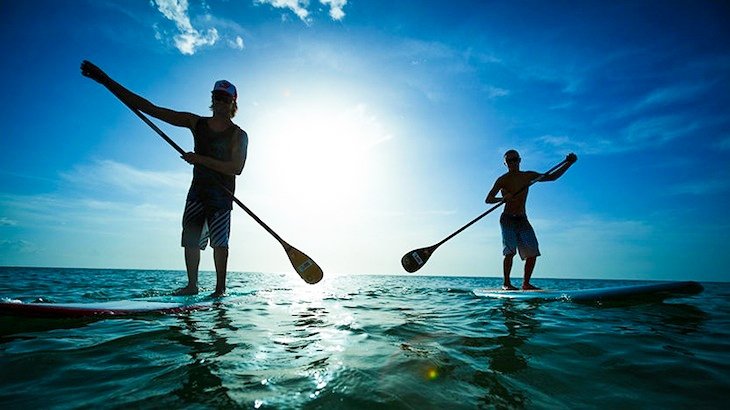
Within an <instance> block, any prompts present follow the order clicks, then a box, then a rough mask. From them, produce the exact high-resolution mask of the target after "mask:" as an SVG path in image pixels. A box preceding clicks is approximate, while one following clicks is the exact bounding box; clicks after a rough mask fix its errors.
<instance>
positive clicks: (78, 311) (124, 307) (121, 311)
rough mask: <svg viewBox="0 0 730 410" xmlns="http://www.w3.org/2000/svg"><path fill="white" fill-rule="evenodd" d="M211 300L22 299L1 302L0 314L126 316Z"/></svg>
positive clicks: (198, 306)
mask: <svg viewBox="0 0 730 410" xmlns="http://www.w3.org/2000/svg"><path fill="white" fill-rule="evenodd" d="M210 306H212V303H211V302H191V303H176V302H154V301H147V300H119V301H113V302H96V303H23V302H21V301H5V302H0V315H7V316H27V317H55V318H78V317H89V316H129V315H140V314H166V313H180V312H187V311H191V310H199V309H206V308H209V307H210Z"/></svg>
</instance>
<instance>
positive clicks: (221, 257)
mask: <svg viewBox="0 0 730 410" xmlns="http://www.w3.org/2000/svg"><path fill="white" fill-rule="evenodd" d="M213 261H214V262H215V277H216V284H215V292H214V293H213V295H212V296H213V297H218V296H223V294H225V293H226V273H227V269H228V248H213Z"/></svg>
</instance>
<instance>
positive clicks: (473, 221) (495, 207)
mask: <svg viewBox="0 0 730 410" xmlns="http://www.w3.org/2000/svg"><path fill="white" fill-rule="evenodd" d="M567 162H568V159H567V158H566V159H564V160H562V161H560V162H559V163H558V164H557V165H555V166H554V167H552V168H550V169H549V170H548V171H547V172H545V173H544V174H541V175H540V176H539V177H537V178H535V179H533V180H532V181H530V182H529V183H528V184H527V185H525V186H523V187H522V188H520V190H519V191H517V192H515V193H514V194H513V196H516V195H518V194H520V193H522V191H524V190H526V189H527V188H529V187H530V186H531V185H532V184H534V183H536V182H539V181H542V180H543V179H544V178H545V177H546V176H548V175H550V174H552V173H553V172H555V170H557V169H558V168H560V167H561V166H563V165H564V164H565V163H567ZM504 203H505V201H504V199H501V200H500V201H499V202H497V203H496V204H495V205H494V206H493V207H491V208H489V209H487V210H486V211H484V212H483V213H482V214H481V215H479V216H477V217H476V218H474V219H472V220H471V221H470V222H469V223H467V224H466V225H464V226H462V227H461V228H459V229H458V230H457V231H456V232H454V233H452V234H451V235H449V236H447V237H446V238H444V239H442V240H441V242H439V243H437V244H435V245H433V246H432V247H431V253H433V251H435V250H436V248H438V247H439V246H441V245H443V244H444V243H445V242H446V241H448V240H449V239H451V238H453V237H454V236H456V235H458V234H460V233H461V232H462V231H463V230H464V229H466V228H468V227H470V226H472V225H474V224H475V223H477V221H479V220H480V219H482V218H484V217H485V216H487V215H489V213H490V212H492V211H494V210H495V209H497V208H499V207H500V206H502V205H503V204H504Z"/></svg>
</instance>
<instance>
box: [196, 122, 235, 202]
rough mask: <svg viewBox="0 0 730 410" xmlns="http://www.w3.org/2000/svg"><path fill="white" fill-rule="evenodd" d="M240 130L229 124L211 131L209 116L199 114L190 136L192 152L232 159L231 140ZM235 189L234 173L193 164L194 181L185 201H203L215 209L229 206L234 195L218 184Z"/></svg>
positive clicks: (223, 159) (221, 158)
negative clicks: (191, 137)
mask: <svg viewBox="0 0 730 410" xmlns="http://www.w3.org/2000/svg"><path fill="white" fill-rule="evenodd" d="M238 132H241V131H240V128H238V126H236V125H235V124H234V125H231V126H230V127H228V128H227V129H225V130H224V131H221V132H217V131H213V130H212V129H210V127H209V126H208V118H200V119H199V120H198V122H197V123H196V124H195V130H193V138H194V139H195V153H196V154H199V155H205V156H206V157H211V158H215V159H217V160H221V161H229V160H230V159H231V144H232V143H233V139H234V138H235V136H236V134H237V133H238ZM221 185H223V186H224V187H225V188H226V189H228V190H229V191H231V193H233V192H235V189H236V177H235V175H226V174H222V173H220V172H217V171H213V170H212V169H210V168H206V167H204V166H202V165H198V164H195V165H194V166H193V181H192V183H191V184H190V190H189V191H188V198H187V200H188V201H197V202H202V203H203V205H205V206H207V207H212V208H217V209H232V207H233V199H232V198H231V195H230V194H229V193H228V192H226V190H225V189H223V187H222V186H221Z"/></svg>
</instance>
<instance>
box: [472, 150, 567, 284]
mask: <svg viewBox="0 0 730 410" xmlns="http://www.w3.org/2000/svg"><path fill="white" fill-rule="evenodd" d="M521 160H522V159H521V158H520V154H519V153H518V152H517V151H515V150H513V149H511V150H509V151H507V152H505V153H504V164H505V165H506V166H507V169H508V171H507V173H506V174H504V175H502V176H501V177H499V178H497V181H495V182H494V186H493V187H492V190H491V191H489V194H487V198H486V199H485V202H486V203H488V204H496V203H498V202H500V201H504V203H505V205H504V212H503V213H502V215H501V216H500V218H499V225H500V227H501V228H502V245H503V247H504V248H503V251H502V254H503V255H504V262H503V268H504V283H503V284H502V289H504V290H517V288H516V287H514V286H512V282H510V278H509V276H510V272H511V271H512V259H513V258H514V256H515V254H516V253H517V251H519V252H520V258H522V260H523V261H525V277H524V280H523V281H522V289H523V290H537V289H539V288H537V287H535V286H533V285H531V284H530V277H531V276H532V271H533V270H534V269H535V262H536V261H537V257H538V256H540V249H539V247H538V243H537V237H536V236H535V231H534V230H533V229H532V226H531V225H530V222H529V221H528V220H527V211H526V207H525V204H526V203H527V193H528V191H529V188H527V189H525V190H524V191H522V192H519V191H520V190H521V189H522V188H524V187H525V186H527V185H528V184H530V182H532V181H534V180H536V179H538V178H539V182H547V181H555V180H556V179H558V178H560V177H561V176H562V175H563V174H564V173H565V171H567V170H568V168H570V166H571V165H573V164H574V163H575V161H577V160H578V157H577V156H576V155H575V154H573V153H570V154H568V156H567V157H566V160H567V162H566V163H564V164H563V165H561V166H560V167H558V169H556V170H555V171H554V172H552V173H550V174H540V173H539V172H535V171H520V161H521ZM500 191H501V193H502V197H501V198H499V197H497V196H496V195H497V193H498V192H500ZM518 192H519V193H518Z"/></svg>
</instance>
